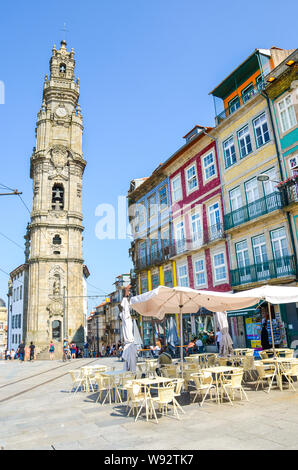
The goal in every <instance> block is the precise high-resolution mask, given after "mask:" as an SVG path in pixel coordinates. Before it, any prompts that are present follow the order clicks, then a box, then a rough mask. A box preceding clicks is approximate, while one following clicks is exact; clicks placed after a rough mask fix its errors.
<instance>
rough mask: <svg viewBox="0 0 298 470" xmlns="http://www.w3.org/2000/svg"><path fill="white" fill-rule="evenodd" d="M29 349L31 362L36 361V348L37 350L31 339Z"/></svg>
mask: <svg viewBox="0 0 298 470" xmlns="http://www.w3.org/2000/svg"><path fill="white" fill-rule="evenodd" d="M29 349H30V359H29V360H30V362H31V361H34V350H35V345H34V344H33V341H31V343H30V346H29Z"/></svg>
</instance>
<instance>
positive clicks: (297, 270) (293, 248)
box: [260, 91, 298, 279]
mask: <svg viewBox="0 0 298 470" xmlns="http://www.w3.org/2000/svg"><path fill="white" fill-rule="evenodd" d="M260 94H261V95H262V96H263V98H265V99H266V102H267V107H268V111H269V116H270V122H271V127H272V132H273V138H274V145H275V150H276V155H277V161H278V166H279V172H280V177H281V180H283V179H284V173H283V169H282V164H281V158H280V152H279V148H278V143H277V137H276V132H275V127H274V121H273V116H272V111H271V107H270V99H269V97H268V95H267V93H266V92H265V91H263V92H262V91H260ZM286 213H287V219H288V226H289V232H290V238H291V244H292V251H293V254H294V260H295V268H296V279H297V277H298V266H297V254H296V249H295V239H294V234H293V228H292V223H291V216H290V214H289V212H288V211H287V212H286Z"/></svg>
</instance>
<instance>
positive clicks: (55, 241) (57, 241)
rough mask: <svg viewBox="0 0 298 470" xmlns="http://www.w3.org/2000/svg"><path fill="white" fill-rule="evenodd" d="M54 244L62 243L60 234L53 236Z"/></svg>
mask: <svg viewBox="0 0 298 470" xmlns="http://www.w3.org/2000/svg"><path fill="white" fill-rule="evenodd" d="M53 245H61V237H60V235H58V234H57V235H55V236H54V238H53Z"/></svg>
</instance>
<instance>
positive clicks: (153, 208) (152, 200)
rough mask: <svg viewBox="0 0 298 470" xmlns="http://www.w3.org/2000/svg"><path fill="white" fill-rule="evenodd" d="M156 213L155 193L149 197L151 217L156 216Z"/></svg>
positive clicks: (149, 213)
mask: <svg viewBox="0 0 298 470" xmlns="http://www.w3.org/2000/svg"><path fill="white" fill-rule="evenodd" d="M155 214H156V197H155V194H153V196H150V197H149V198H148V216H149V219H150V217H154V216H155Z"/></svg>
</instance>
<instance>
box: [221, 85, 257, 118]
mask: <svg viewBox="0 0 298 470" xmlns="http://www.w3.org/2000/svg"><path fill="white" fill-rule="evenodd" d="M264 86H265V85H264V82H260V83H259V84H258V86H251V87H250V88H249V89H248V90H247V91H246V92H244V93H243V94H241V96H239V95H237V97H236V98H237V99H234V100H233V102H232V103H230V104H229V107H228V108H225V109H224V110H223V111H222V112H221V113H219V114H217V115H216V116H215V122H216V125H217V126H218V125H219V124H220V123H221V122H222V121H223V120H224V119H226V118H227V117H229V116H231V114H233V113H235V111H237V110H238V109H239V108H241V107H242V106H243V105H245V103H247V102H248V101H249V100H250V99H251V98H253V97H254V96H256V95H258V94H259V93H260V91H262V89H263V88H264Z"/></svg>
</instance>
